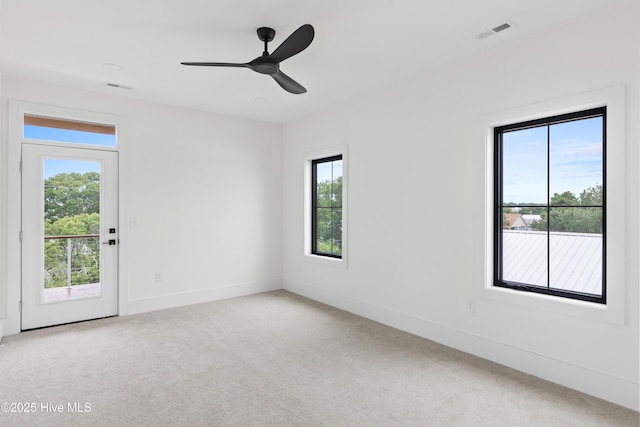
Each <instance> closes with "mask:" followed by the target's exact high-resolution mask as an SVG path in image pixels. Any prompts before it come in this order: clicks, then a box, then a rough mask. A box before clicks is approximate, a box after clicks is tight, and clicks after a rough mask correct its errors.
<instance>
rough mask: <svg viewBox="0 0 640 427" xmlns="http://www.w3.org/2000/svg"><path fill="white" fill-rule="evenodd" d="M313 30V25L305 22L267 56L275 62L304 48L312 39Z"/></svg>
mask: <svg viewBox="0 0 640 427" xmlns="http://www.w3.org/2000/svg"><path fill="white" fill-rule="evenodd" d="M314 34H315V32H314V30H313V27H312V26H311V25H309V24H305V25H303V26H302V27H300V28H298V29H297V30H295V31H294V32H293V33H292V34H291V35H290V36H289V37H287V39H286V40H285V41H283V42H282V44H281V45H280V46H278V48H277V49H276V50H275V51H274V52H273V53H272V54H271V55H269V58H271V59H274V60H275V61H276V62H280V61H284V60H285V59H287V58H290V57H292V56H293V55H295V54H298V53H300V52H302V51H303V50H305V49H306V48H307V47H309V45H310V44H311V42H312V41H313V36H314Z"/></svg>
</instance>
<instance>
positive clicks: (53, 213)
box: [44, 172, 100, 221]
mask: <svg viewBox="0 0 640 427" xmlns="http://www.w3.org/2000/svg"><path fill="white" fill-rule="evenodd" d="M44 206H45V209H44V214H45V218H46V219H51V220H53V221H55V220H57V219H60V218H62V217H66V216H73V215H80V214H90V213H96V212H99V211H100V174H99V173H98V172H87V173H85V174H79V173H76V172H72V173H61V174H58V175H55V176H53V177H51V178H49V179H46V180H45V181H44Z"/></svg>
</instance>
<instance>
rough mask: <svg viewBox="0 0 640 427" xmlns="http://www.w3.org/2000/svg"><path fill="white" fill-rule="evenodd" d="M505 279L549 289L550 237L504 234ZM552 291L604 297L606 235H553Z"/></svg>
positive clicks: (543, 234)
mask: <svg viewBox="0 0 640 427" xmlns="http://www.w3.org/2000/svg"><path fill="white" fill-rule="evenodd" d="M502 233H503V234H502V236H503V237H502V238H503V240H502V243H503V270H502V271H503V278H504V280H507V281H510V282H519V283H528V284H534V285H540V286H547V233H546V232H545V231H516V230H502ZM548 245H549V258H550V268H551V271H550V274H549V279H550V282H551V287H552V288H555V289H562V290H571V291H576V292H584V293H588V294H594V295H601V294H602V234H586V233H560V232H551V233H549V241H548Z"/></svg>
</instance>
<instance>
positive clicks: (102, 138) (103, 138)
mask: <svg viewBox="0 0 640 427" xmlns="http://www.w3.org/2000/svg"><path fill="white" fill-rule="evenodd" d="M23 134H24V137H25V138H28V139H38V140H46V141H58V142H69V143H76V144H88V145H97V146H103V147H116V145H117V144H116V127H115V126H114V125H108V124H101V123H89V122H81V121H75V120H67V119H60V118H54V117H45V116H37V115H32V114H25V115H24V129H23Z"/></svg>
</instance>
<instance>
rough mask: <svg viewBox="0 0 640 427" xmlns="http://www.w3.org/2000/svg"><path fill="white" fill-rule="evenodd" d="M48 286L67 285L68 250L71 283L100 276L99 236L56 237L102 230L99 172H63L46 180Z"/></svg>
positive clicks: (45, 210) (45, 216)
mask: <svg viewBox="0 0 640 427" xmlns="http://www.w3.org/2000/svg"><path fill="white" fill-rule="evenodd" d="M44 188H45V197H44V218H45V221H44V233H45V236H47V237H52V238H50V239H46V240H45V245H44V264H45V266H44V267H45V287H47V288H51V287H60V286H67V284H68V278H67V267H68V261H69V260H68V255H69V253H68V250H70V252H71V284H72V285H80V284H88V283H96V282H98V281H99V280H100V252H99V250H100V246H99V238H96V237H82V238H55V237H57V236H84V235H93V234H99V233H100V213H99V212H100V174H99V173H98V172H88V173H85V174H79V173H61V174H58V175H56V176H53V177H51V178H49V179H47V180H45V182H44Z"/></svg>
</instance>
